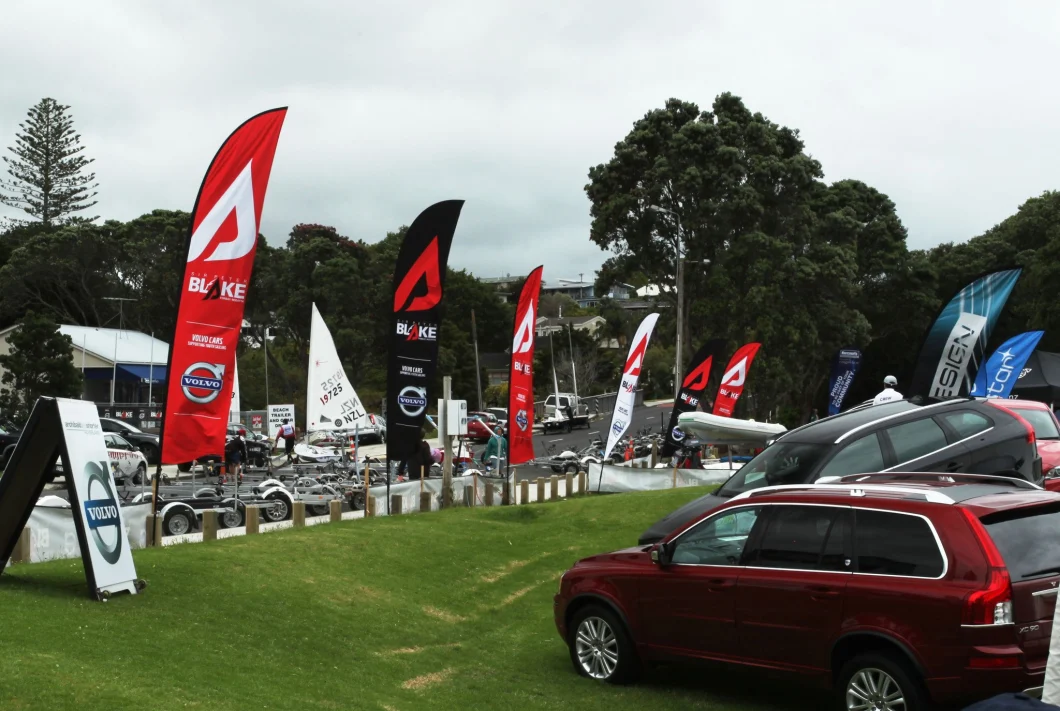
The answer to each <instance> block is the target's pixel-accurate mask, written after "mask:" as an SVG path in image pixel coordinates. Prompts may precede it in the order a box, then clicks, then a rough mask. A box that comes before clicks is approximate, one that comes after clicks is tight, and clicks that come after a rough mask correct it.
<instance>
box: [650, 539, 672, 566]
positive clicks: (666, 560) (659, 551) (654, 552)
mask: <svg viewBox="0 0 1060 711" xmlns="http://www.w3.org/2000/svg"><path fill="white" fill-rule="evenodd" d="M672 556H673V550H671V548H670V545H669V544H668V543H659V544H658V545H656V546H655V547H654V548H652V549H651V559H652V562H653V563H657V564H658V565H660V566H667V565H669V564H670V561H671V559H672Z"/></svg>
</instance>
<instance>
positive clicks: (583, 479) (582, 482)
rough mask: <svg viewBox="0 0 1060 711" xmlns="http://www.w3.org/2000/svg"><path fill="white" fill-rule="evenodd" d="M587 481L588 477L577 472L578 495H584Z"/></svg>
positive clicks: (583, 473)
mask: <svg viewBox="0 0 1060 711" xmlns="http://www.w3.org/2000/svg"><path fill="white" fill-rule="evenodd" d="M588 480H589V475H588V474H586V473H585V472H578V493H579V494H584V493H585V482H587V481H588Z"/></svg>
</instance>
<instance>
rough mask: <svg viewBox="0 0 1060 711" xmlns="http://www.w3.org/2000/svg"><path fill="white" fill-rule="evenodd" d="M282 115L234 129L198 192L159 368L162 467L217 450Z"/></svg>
mask: <svg viewBox="0 0 1060 711" xmlns="http://www.w3.org/2000/svg"><path fill="white" fill-rule="evenodd" d="M286 115H287V109H286V108H279V109H273V110H271V111H265V112H264V113H260V114H258V115H257V116H254V117H253V118H251V119H249V120H248V121H246V122H245V123H244V124H243V125H242V126H240V127H239V128H237V129H236V130H235V132H234V133H232V135H231V136H229V137H228V140H227V141H225V142H224V145H222V146H221V149H220V150H219V151H218V152H217V155H216V156H214V159H213V162H212V163H211V164H210V168H209V170H207V171H206V177H205V178H203V181H202V187H200V188H199V196H198V197H197V198H196V200H195V209H194V210H193V211H192V218H191V230H190V235H189V238H188V258H187V265H186V266H185V268H184V280H183V286H182V289H181V294H180V305H179V306H178V309H177V323H176V328H175V329H174V332H173V340H172V342H171V345H170V349H169V367H168V368H167V369H166V380H167V383H166V402H165V412H164V414H163V417H162V436H161V449H162V451H161V461H162V463H163V464H179V463H181V462H188V461H191V460H194V459H196V458H198V457H201V456H204V455H207V454H221V453H222V452H224V446H225V432H226V428H227V425H228V411H229V407H230V406H231V401H232V383H233V378H234V375H235V362H236V345H237V344H238V343H239V336H240V330H241V328H242V325H243V307H244V304H245V302H246V298H247V286H248V284H250V274H251V270H252V269H253V267H254V252H255V250H256V249H257V246H258V228H259V227H260V225H261V209H262V205H263V204H264V202H265V190H266V188H268V185H269V174H270V173H271V172H272V159H273V156H274V155H275V153H276V143H277V141H278V140H279V138H280V129H281V128H282V126H283V120H284V118H285V117H286Z"/></svg>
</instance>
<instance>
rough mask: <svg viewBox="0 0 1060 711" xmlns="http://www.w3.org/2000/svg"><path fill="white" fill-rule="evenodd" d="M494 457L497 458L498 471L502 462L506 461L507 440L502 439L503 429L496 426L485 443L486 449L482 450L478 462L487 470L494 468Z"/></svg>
mask: <svg viewBox="0 0 1060 711" xmlns="http://www.w3.org/2000/svg"><path fill="white" fill-rule="evenodd" d="M494 457H496V458H497V459H496V467H497V469H500V468H501V467H502V466H503V464H504V462H506V461H507V460H508V440H506V439H505V438H504V427H502V426H501V425H497V429H495V430H493V435H492V436H491V437H490V439H489V442H487V443H486V449H484V450H482V457H481V458H480V459H479V461H480V462H482V464H484V465H485V466H486V469H487V470H488V469H491V468H492V467H493V466H494V459H493V458H494Z"/></svg>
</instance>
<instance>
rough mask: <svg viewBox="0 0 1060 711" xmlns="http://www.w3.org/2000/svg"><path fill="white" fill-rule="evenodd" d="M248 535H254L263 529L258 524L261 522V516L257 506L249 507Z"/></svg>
mask: <svg viewBox="0 0 1060 711" xmlns="http://www.w3.org/2000/svg"><path fill="white" fill-rule="evenodd" d="M246 511H247V535H248V536H252V535H254V534H256V533H257V532H258V531H260V530H261V529H259V528H258V526H259V525H260V524H261V516H260V515H259V514H258V507H257V506H248V507H247V509H246Z"/></svg>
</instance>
